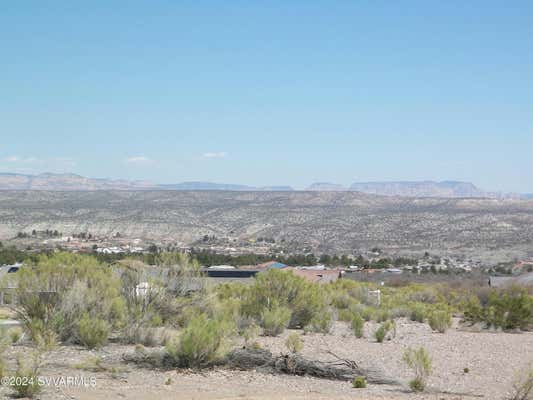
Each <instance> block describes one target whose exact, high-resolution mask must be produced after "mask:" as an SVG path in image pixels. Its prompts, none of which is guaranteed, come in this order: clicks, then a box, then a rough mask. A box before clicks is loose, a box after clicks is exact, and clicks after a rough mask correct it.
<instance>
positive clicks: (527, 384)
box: [508, 366, 533, 400]
mask: <svg viewBox="0 0 533 400" xmlns="http://www.w3.org/2000/svg"><path fill="white" fill-rule="evenodd" d="M508 399H509V400H531V399H533V366H529V368H526V369H525V370H524V371H521V372H519V373H518V376H517V378H516V380H515V382H514V384H513V390H512V394H511V396H510V397H509V398H508Z"/></svg>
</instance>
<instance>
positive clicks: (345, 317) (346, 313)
mask: <svg viewBox="0 0 533 400" xmlns="http://www.w3.org/2000/svg"><path fill="white" fill-rule="evenodd" d="M353 315H354V312H353V311H352V310H349V309H342V310H339V311H338V312H337V319H338V320H339V321H343V322H350V321H351V320H352V319H353Z"/></svg>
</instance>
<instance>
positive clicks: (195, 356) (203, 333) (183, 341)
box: [165, 314, 227, 368]
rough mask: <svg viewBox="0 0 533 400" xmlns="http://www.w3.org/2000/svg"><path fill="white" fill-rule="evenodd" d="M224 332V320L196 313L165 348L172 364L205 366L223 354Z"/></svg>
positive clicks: (224, 348)
mask: <svg viewBox="0 0 533 400" xmlns="http://www.w3.org/2000/svg"><path fill="white" fill-rule="evenodd" d="M226 333H227V326H225V323H224V321H219V320H216V319H211V318H208V317H207V315H205V314H197V315H196V316H194V317H192V318H191V320H190V321H189V324H188V325H187V326H186V327H185V328H184V329H183V331H182V332H181V334H180V335H179V336H178V337H177V338H175V339H174V340H171V341H170V342H169V343H168V344H167V346H166V347H165V349H166V352H167V354H168V355H169V357H170V361H171V363H172V365H173V366H176V367H192V368H203V367H207V366H210V365H213V364H214V363H216V362H217V361H218V360H220V359H221V358H222V357H223V356H224V355H225V352H226V346H225V344H226V343H225V336H226Z"/></svg>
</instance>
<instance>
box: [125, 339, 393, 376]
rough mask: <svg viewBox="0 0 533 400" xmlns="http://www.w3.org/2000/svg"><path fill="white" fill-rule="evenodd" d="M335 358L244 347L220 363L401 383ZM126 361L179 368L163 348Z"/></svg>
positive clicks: (252, 368) (286, 372) (335, 356)
mask: <svg viewBox="0 0 533 400" xmlns="http://www.w3.org/2000/svg"><path fill="white" fill-rule="evenodd" d="M328 354H330V355H331V356H333V357H334V358H335V360H334V361H319V360H309V359H307V358H305V357H302V356H301V355H299V354H280V355H278V356H275V355H273V354H272V353H271V352H270V351H268V350H265V349H248V348H241V349H236V350H233V351H231V352H230V353H229V354H228V356H227V357H226V358H225V359H224V360H221V361H220V362H219V363H217V364H218V365H225V366H227V367H229V368H232V369H239V370H260V371H264V372H269V373H283V374H288V375H302V376H303V375H306V376H314V377H317V378H323V379H332V380H340V381H351V380H353V379H354V378H355V377H357V376H364V377H365V378H366V380H367V381H368V382H369V383H374V384H381V385H399V384H400V383H399V382H398V381H396V380H394V379H391V378H388V377H386V376H385V375H384V374H383V373H382V372H380V371H377V370H371V369H364V368H360V367H359V366H358V365H357V363H356V362H355V361H352V360H348V359H343V358H341V357H339V356H337V355H335V354H334V353H331V352H328ZM123 359H124V361H126V362H131V363H135V364H138V365H141V366H144V367H148V368H150V367H152V368H154V367H155V368H162V369H169V368H176V367H178V366H177V365H174V364H173V361H172V359H171V358H170V357H168V355H167V354H166V353H165V351H164V350H156V351H147V350H145V349H144V350H142V351H136V352H134V353H126V354H124V355H123Z"/></svg>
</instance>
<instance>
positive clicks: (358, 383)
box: [352, 376, 366, 389]
mask: <svg viewBox="0 0 533 400" xmlns="http://www.w3.org/2000/svg"><path fill="white" fill-rule="evenodd" d="M352 387H353V388H355V389H364V388H366V378H365V377H364V376H356V377H355V378H353V381H352Z"/></svg>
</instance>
